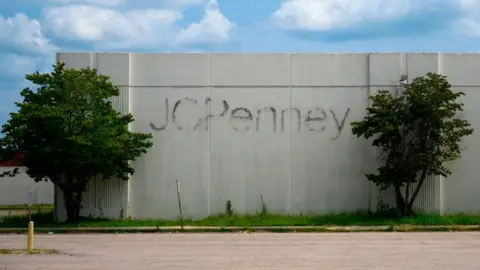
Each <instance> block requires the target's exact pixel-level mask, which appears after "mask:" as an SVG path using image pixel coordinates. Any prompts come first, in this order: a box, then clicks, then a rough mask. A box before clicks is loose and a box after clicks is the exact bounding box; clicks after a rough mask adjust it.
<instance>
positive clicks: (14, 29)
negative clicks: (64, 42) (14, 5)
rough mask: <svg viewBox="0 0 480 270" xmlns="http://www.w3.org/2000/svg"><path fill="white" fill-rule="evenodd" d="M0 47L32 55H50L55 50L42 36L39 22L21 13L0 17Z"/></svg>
mask: <svg viewBox="0 0 480 270" xmlns="http://www.w3.org/2000/svg"><path fill="white" fill-rule="evenodd" d="M0 47H6V48H7V50H13V51H16V52H22V53H28V54H34V55H51V54H53V53H54V52H55V51H56V50H57V47H56V46H55V45H53V44H52V43H50V41H49V40H48V39H47V38H46V37H45V36H44V35H43V33H42V27H41V25H40V22H39V21H37V20H31V19H30V18H28V17H27V16H26V15H25V14H23V13H18V14H16V15H15V16H13V17H9V18H4V17H2V16H1V15H0Z"/></svg>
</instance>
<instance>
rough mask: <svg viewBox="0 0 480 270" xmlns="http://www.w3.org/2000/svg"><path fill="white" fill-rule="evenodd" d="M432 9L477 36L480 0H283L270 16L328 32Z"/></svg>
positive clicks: (282, 23)
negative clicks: (451, 15) (448, 13)
mask: <svg viewBox="0 0 480 270" xmlns="http://www.w3.org/2000/svg"><path fill="white" fill-rule="evenodd" d="M434 9H437V10H442V9H443V10H445V11H448V10H451V12H452V13H451V14H453V15H456V16H459V18H458V19H453V20H452V18H451V17H450V18H447V19H448V20H450V21H451V22H452V24H451V25H452V27H454V28H455V29H454V30H455V31H458V30H460V31H462V32H463V33H465V34H467V35H471V36H478V37H480V0H422V1H413V0H284V2H283V3H282V5H281V6H280V7H279V9H277V10H276V11H275V12H274V13H273V14H272V18H273V20H274V22H275V24H276V25H277V26H278V27H280V28H282V29H285V30H310V31H331V30H338V29H348V28H354V27H357V26H359V25H361V24H362V23H371V22H378V23H382V22H386V21H390V20H395V19H399V18H402V17H405V16H406V15H408V14H409V13H411V12H414V11H426V12H429V11H431V10H434ZM426 19H427V20H428V19H429V18H426ZM433 19H435V18H433Z"/></svg>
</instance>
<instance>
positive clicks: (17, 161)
mask: <svg viewBox="0 0 480 270" xmlns="http://www.w3.org/2000/svg"><path fill="white" fill-rule="evenodd" d="M24 156H25V155H24V154H21V153H19V154H17V155H16V157H15V158H14V159H12V160H5V161H0V167H18V166H22V165H23V162H22V159H23V157H24Z"/></svg>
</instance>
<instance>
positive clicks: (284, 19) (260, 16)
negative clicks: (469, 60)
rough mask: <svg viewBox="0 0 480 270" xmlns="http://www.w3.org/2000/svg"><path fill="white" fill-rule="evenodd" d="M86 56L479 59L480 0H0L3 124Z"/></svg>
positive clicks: (0, 116) (0, 114) (0, 115)
mask: <svg viewBox="0 0 480 270" xmlns="http://www.w3.org/2000/svg"><path fill="white" fill-rule="evenodd" d="M83 51H85V52H115V51H122V52H257V53H266V52H316V53H329V52H332V53H349V52H355V53H358V52H455V53H460V52H480V0H415V1H414V0H15V1H6V0H1V1H0V124H2V123H4V122H5V121H6V119H8V117H9V113H10V112H11V111H15V110H16V106H15V105H14V102H15V101H21V97H20V94H19V93H20V91H21V90H22V89H23V88H25V87H27V86H30V85H29V84H28V83H27V81H26V80H25V74H28V73H33V72H35V71H39V72H49V71H50V70H51V68H52V64H54V61H55V53H56V52H83ZM30 87H31V86H30Z"/></svg>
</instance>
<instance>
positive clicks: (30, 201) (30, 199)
mask: <svg viewBox="0 0 480 270" xmlns="http://www.w3.org/2000/svg"><path fill="white" fill-rule="evenodd" d="M32 204H33V193H32V192H28V206H29V207H32Z"/></svg>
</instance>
